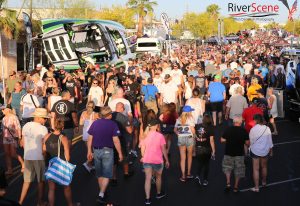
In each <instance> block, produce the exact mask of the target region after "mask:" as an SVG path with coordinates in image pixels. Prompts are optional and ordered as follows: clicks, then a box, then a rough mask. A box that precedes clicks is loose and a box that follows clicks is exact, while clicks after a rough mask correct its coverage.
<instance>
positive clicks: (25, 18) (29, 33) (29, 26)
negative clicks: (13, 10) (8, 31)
mask: <svg viewBox="0 0 300 206" xmlns="http://www.w3.org/2000/svg"><path fill="white" fill-rule="evenodd" d="M22 13H23V21H24V26H25V30H26V44H27V52H26V65H25V69H26V70H27V71H31V70H33V68H32V66H33V65H32V63H33V62H32V24H31V20H30V17H29V15H28V14H27V13H25V12H22Z"/></svg>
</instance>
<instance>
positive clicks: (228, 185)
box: [224, 184, 231, 193]
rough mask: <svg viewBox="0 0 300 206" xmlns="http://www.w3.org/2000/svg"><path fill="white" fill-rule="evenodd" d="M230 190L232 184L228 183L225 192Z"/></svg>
mask: <svg viewBox="0 0 300 206" xmlns="http://www.w3.org/2000/svg"><path fill="white" fill-rule="evenodd" d="M230 190H231V186H230V184H227V185H226V187H225V190H224V192H225V193H228V192H230Z"/></svg>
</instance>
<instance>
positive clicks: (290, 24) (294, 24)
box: [284, 19, 300, 35]
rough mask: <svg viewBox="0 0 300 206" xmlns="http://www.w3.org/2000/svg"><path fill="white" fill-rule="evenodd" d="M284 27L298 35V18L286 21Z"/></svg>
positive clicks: (299, 30)
mask: <svg viewBox="0 0 300 206" xmlns="http://www.w3.org/2000/svg"><path fill="white" fill-rule="evenodd" d="M284 29H285V30H286V31H288V32H291V33H294V34H295V35H300V20H296V19H295V20H294V21H288V22H287V23H286V24H285V26H284Z"/></svg>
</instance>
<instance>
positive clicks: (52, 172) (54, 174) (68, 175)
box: [45, 135, 76, 186]
mask: <svg viewBox="0 0 300 206" xmlns="http://www.w3.org/2000/svg"><path fill="white" fill-rule="evenodd" d="M61 136H62V135H60V136H59V139H58V153H57V157H53V158H52V159H51V160H50V161H49V166H48V169H47V171H46V173H45V177H46V180H51V181H53V182H55V183H57V184H60V185H64V186H68V185H70V184H71V182H72V178H73V172H74V170H75V168H76V165H73V164H71V163H69V162H68V161H65V160H62V159H60V147H61Z"/></svg>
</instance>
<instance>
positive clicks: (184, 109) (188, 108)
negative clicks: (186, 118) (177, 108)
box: [182, 105, 194, 112]
mask: <svg viewBox="0 0 300 206" xmlns="http://www.w3.org/2000/svg"><path fill="white" fill-rule="evenodd" d="M192 111H194V109H193V108H192V107H191V106H189V105H186V106H184V107H183V108H182V112H192Z"/></svg>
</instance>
